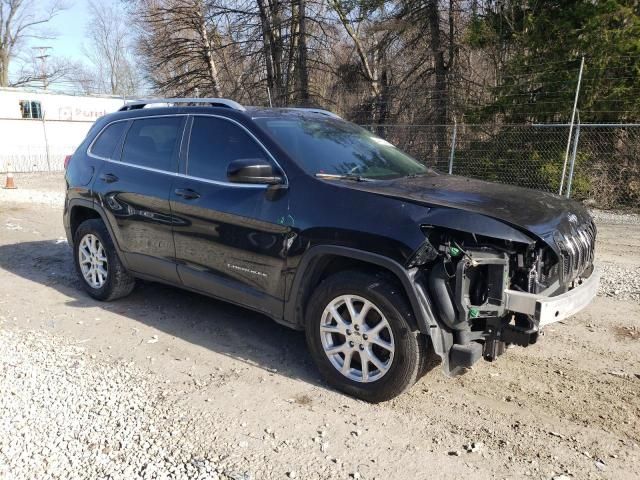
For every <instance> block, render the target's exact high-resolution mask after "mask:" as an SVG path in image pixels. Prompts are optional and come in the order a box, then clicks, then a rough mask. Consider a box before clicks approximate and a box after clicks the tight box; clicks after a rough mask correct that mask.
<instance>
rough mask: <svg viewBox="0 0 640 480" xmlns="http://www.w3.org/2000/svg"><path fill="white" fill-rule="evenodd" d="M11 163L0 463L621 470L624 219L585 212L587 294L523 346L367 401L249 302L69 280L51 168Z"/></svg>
mask: <svg viewBox="0 0 640 480" xmlns="http://www.w3.org/2000/svg"><path fill="white" fill-rule="evenodd" d="M17 180H18V186H19V190H15V191H2V190H0V195H1V196H0V285H2V286H3V287H4V286H9V288H2V289H0V478H3V479H4V478H7V479H19V480H22V479H34V478H37V479H58V478H59V479H67V478H83V479H84V478H87V479H93V478H104V479H131V478H214V479H215V478H219V479H221V480H223V479H233V480H240V479H242V480H248V479H254V480H258V479H288V478H300V479H335V480H338V479H340V480H341V479H356V478H361V479H363V480H372V479H375V478H377V479H387V478H389V479H396V478H411V479H413V478H416V479H423V478H424V479H426V478H434V477H436V478H445V479H459V478H470V477H473V478H477V479H485V478H486V479H494V478H507V479H515V478H537V479H552V478H558V479H564V480H566V479H572V478H576V479H578V478H579V479H583V478H588V479H591V478H593V479H599V478H611V479H626V478H639V476H638V473H637V472H639V471H640V446H639V445H638V444H639V443H640V433H639V432H640V395H639V393H640V343H639V340H640V300H639V299H638V284H637V279H638V277H639V275H638V273H640V272H639V270H638V269H639V268H640V225H637V224H633V223H616V222H615V221H614V220H615V217H612V218H613V220H612V219H611V218H609V221H608V222H607V221H605V220H606V219H603V218H600V219H599V220H597V221H598V223H599V240H598V251H597V259H598V262H599V263H600V265H601V268H602V270H603V274H604V275H603V282H602V283H603V285H602V287H601V292H600V296H599V297H598V298H596V300H595V301H594V303H593V304H592V305H591V306H590V307H589V308H588V309H586V310H585V311H584V312H581V313H580V314H578V315H576V316H575V317H573V318H571V319H568V320H566V321H563V322H558V323H556V324H553V325H550V326H548V327H546V328H545V330H544V331H543V335H542V337H541V339H540V341H539V342H538V343H537V344H536V345H533V346H531V347H528V348H526V349H522V348H511V349H509V350H508V352H507V353H506V354H505V355H503V356H502V357H501V358H500V359H499V360H498V361H496V362H493V363H487V362H480V363H478V364H477V365H476V366H474V368H473V369H471V371H470V372H469V373H467V374H466V375H464V376H461V377H457V378H455V379H447V378H445V377H443V376H442V374H441V372H440V369H439V368H438V366H437V365H435V363H434V368H433V370H431V371H430V372H428V373H427V374H426V375H425V377H424V378H422V379H421V380H420V381H419V382H418V384H417V385H416V386H415V387H414V388H412V389H411V390H410V391H409V392H408V393H406V394H405V395H403V396H401V397H399V398H397V399H395V400H393V401H391V402H386V403H384V404H381V405H369V404H366V403H363V402H360V401H357V400H354V399H352V398H349V397H345V396H344V395H341V394H339V393H337V392H334V391H332V390H330V389H328V388H327V387H326V385H324V384H323V382H322V381H321V380H320V379H319V378H318V374H317V371H316V370H315V368H314V367H313V365H312V364H311V361H310V358H309V356H308V354H307V352H306V347H305V345H304V337H303V335H302V334H300V333H299V332H293V331H290V330H287V329H285V328H284V327H281V326H279V325H276V324H274V323H273V322H271V321H269V320H268V319H266V318H264V317H262V316H260V315H257V314H255V313H252V312H249V311H246V310H243V309H240V308H236V307H234V306H231V305H228V304H224V303H221V302H215V301H213V300H210V299H208V298H205V297H202V296H199V295H195V294H192V293H188V292H184V291H181V290H178V289H174V288H170V287H165V286H161V285H156V284H150V283H142V284H141V285H139V286H138V288H137V289H136V290H135V291H134V292H133V294H132V295H131V296H129V297H127V298H125V299H122V300H119V301H117V302H112V303H99V302H95V301H93V300H92V299H90V298H88V297H87V296H86V295H85V294H84V293H83V292H82V291H81V290H80V288H79V285H78V281H77V279H76V276H75V273H74V271H73V268H72V264H71V256H70V252H69V249H68V246H67V245H66V242H65V240H64V238H63V235H64V232H63V229H62V225H61V218H60V216H61V212H60V208H59V206H57V204H56V203H55V201H53V199H55V198H58V197H56V195H60V189H61V188H63V183H62V182H61V180H60V178H59V177H56V176H46V177H44V178H39V177H38V176H25V178H20V177H17ZM23 188H24V190H29V191H31V192H33V193H31V194H30V195H31V196H25V197H21V196H20V195H22V194H19V193H18V192H20V190H21V189H23ZM49 195H52V196H49ZM30 198H39V199H51V203H48V202H49V200H47V201H41V202H39V203H38V202H32V201H31V200H30ZM8 200H10V203H8ZM47 205H52V206H54V207H50V206H47Z"/></svg>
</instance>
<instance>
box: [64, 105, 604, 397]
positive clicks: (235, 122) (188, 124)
mask: <svg viewBox="0 0 640 480" xmlns="http://www.w3.org/2000/svg"><path fill="white" fill-rule="evenodd" d="M145 107H150V108H145ZM66 182H67V196H66V202H65V209H64V225H65V229H66V232H67V236H68V239H69V244H70V245H72V247H73V253H74V259H75V265H76V268H77V271H78V274H79V276H80V278H81V279H82V283H83V285H84V287H85V288H86V290H87V292H89V294H90V295H91V296H92V297H94V298H96V299H99V300H113V299H115V298H118V297H122V296H124V295H127V294H128V293H129V292H131V290H132V289H133V288H134V284H135V279H136V278H141V279H147V280H153V281H158V282H163V283H167V284H170V285H175V286H178V287H182V288H186V289H189V290H193V291H195V292H200V293H203V294H205V295H210V296H212V297H215V298H218V299H222V300H225V301H229V302H232V303H235V304H237V305H241V306H243V307H247V308H250V309H253V310H256V311H258V312H261V313H264V314H265V315H267V316H269V317H271V318H273V319H274V320H275V321H277V322H280V323H282V324H285V325H287V326H289V327H292V328H296V329H299V330H304V331H305V332H306V338H307V342H308V345H309V350H310V351H311V355H312V356H313V358H314V360H315V362H316V363H317V365H318V368H319V369H320V371H321V373H322V374H323V375H324V377H325V378H326V380H327V381H328V382H329V383H330V384H331V385H333V386H335V387H337V388H338V389H340V390H342V391H344V392H347V393H349V394H351V395H354V396H356V397H359V398H362V399H365V400H368V401H372V402H377V401H382V400H387V399H390V398H392V397H394V396H396V395H398V394H399V393H401V392H402V391H403V390H405V389H406V388H408V387H409V386H410V385H412V384H413V383H414V382H415V381H416V379H417V378H418V377H419V376H420V374H421V373H422V372H423V371H424V370H425V368H426V359H427V353H428V350H429V349H430V348H431V347H432V348H433V350H434V351H435V353H436V354H437V355H438V356H439V357H440V358H441V359H442V367H443V369H444V371H445V373H446V374H447V375H456V374H458V373H461V372H463V371H464V370H465V369H466V368H468V367H470V366H471V365H473V364H474V363H475V362H476V361H477V360H478V359H479V358H480V357H484V358H485V359H486V360H494V359H495V358H497V357H498V356H499V355H500V354H501V353H503V351H504V350H505V347H506V346H507V345H510V344H515V345H521V346H527V345H530V344H533V343H535V342H536V340H537V338H538V335H539V332H540V328H541V327H542V326H544V325H545V324H548V323H551V322H554V321H558V320H561V319H563V318H566V317H568V316H570V315H573V314H574V313H575V312H577V311H578V310H580V309H582V308H583V307H585V306H586V305H587V304H588V303H589V302H590V301H591V299H592V298H593V297H594V296H595V294H596V290H597V287H598V281H599V276H598V272H597V269H595V268H594V265H593V255H594V242H595V237H596V228H595V225H594V223H593V221H592V219H591V217H590V216H589V214H588V213H587V211H586V210H585V209H584V208H583V207H582V206H581V205H579V204H577V203H575V202H572V201H568V200H566V199H564V198H562V197H559V196H557V195H552V194H549V193H542V192H538V191H532V190H526V189H522V188H518V187H513V186H507V185H498V184H493V183H487V182H482V181H478V180H471V179H468V178H463V177H457V176H451V175H441V174H439V173H437V172H436V171H433V170H431V169H429V168H427V167H425V166H424V165H423V164H421V163H420V162H418V161H416V160H414V159H413V158H411V157H410V156H408V155H407V154H405V153H403V152H402V151H400V150H399V149H397V148H396V147H394V146H393V145H392V144H390V143H389V142H387V141H385V140H383V139H381V138H379V137H377V136H375V135H373V134H372V133H370V132H369V131H367V130H364V129H362V128H360V127H358V126H356V125H353V124H351V123H349V122H346V121H344V120H342V119H340V118H339V117H338V116H337V115H334V114H332V113H330V112H327V111H323V110H316V109H296V108H285V109H271V108H269V109H266V108H250V107H247V108H245V107H243V106H241V105H239V104H238V103H236V102H233V101H231V100H224V99H163V100H153V101H139V102H133V103H129V104H127V105H125V106H124V107H123V108H122V109H121V110H120V111H119V112H116V113H113V114H109V115H106V116H104V117H102V118H100V119H99V120H98V121H96V123H95V124H94V125H93V127H92V128H91V130H90V131H89V134H88V135H87V138H86V139H85V140H84V142H83V143H82V145H80V147H79V148H78V149H77V151H76V152H75V154H74V155H73V156H72V158H71V160H70V163H69V165H68V168H67V171H66Z"/></svg>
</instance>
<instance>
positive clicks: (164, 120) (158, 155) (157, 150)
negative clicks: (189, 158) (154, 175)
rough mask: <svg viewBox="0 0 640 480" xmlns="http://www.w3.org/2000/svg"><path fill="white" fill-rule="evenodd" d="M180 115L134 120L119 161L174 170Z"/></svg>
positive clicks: (175, 167) (178, 139) (180, 127)
mask: <svg viewBox="0 0 640 480" xmlns="http://www.w3.org/2000/svg"><path fill="white" fill-rule="evenodd" d="M183 120H184V117H158V118H142V119H138V120H134V122H133V124H132V125H131V128H130V129H129V131H128V132H127V138H126V139H125V141H124V147H123V149H122V161H123V162H126V163H131V164H133V165H139V166H141V167H149V168H155V169H158V170H164V171H167V172H175V171H177V159H178V149H179V145H180V137H181V134H182V125H183Z"/></svg>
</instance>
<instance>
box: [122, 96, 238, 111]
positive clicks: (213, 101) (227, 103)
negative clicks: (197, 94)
mask: <svg viewBox="0 0 640 480" xmlns="http://www.w3.org/2000/svg"><path fill="white" fill-rule="evenodd" d="M158 103H202V104H208V105H210V106H212V107H227V108H232V109H234V110H241V111H244V110H246V109H245V108H244V107H243V106H242V105H240V104H239V103H238V102H235V101H233V100H229V99H226V98H149V99H142V100H132V101H129V102H126V103H125V104H124V106H123V107H122V108H120V110H118V111H119V112H123V111H125V110H137V109H140V108H144V107H145V106H147V105H152V104H158Z"/></svg>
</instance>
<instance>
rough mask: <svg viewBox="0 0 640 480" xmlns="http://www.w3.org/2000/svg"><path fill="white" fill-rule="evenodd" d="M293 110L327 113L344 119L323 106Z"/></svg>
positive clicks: (332, 116) (329, 115)
mask: <svg viewBox="0 0 640 480" xmlns="http://www.w3.org/2000/svg"><path fill="white" fill-rule="evenodd" d="M293 110H302V111H304V112H310V113H319V114H321V115H326V116H328V117H331V118H339V119H340V120H342V117H341V116H340V115H338V114H337V113H333V112H330V111H329V110H323V109H322V108H293Z"/></svg>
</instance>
